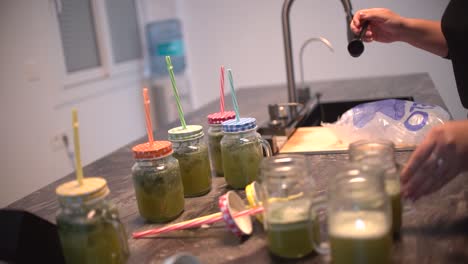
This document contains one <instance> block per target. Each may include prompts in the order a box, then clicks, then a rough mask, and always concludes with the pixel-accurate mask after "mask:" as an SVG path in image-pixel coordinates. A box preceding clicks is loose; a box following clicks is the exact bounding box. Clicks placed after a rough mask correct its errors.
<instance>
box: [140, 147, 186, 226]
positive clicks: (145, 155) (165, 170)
mask: <svg viewBox="0 0 468 264" xmlns="http://www.w3.org/2000/svg"><path fill="white" fill-rule="evenodd" d="M132 150H133V155H134V158H135V164H134V165H133V167H132V180H133V187H134V188H135V195H136V200H137V204H138V211H139V212H140V215H141V216H142V217H143V218H145V219H146V220H147V221H150V222H155V223H162V222H168V221H171V220H173V219H175V218H176V217H177V216H179V215H180V214H181V213H182V211H184V188H183V185H182V178H181V176H180V170H179V162H178V161H177V160H176V159H175V158H174V157H172V152H173V151H172V143H171V142H169V141H153V143H150V142H147V143H143V144H139V145H136V146H134V147H133V148H132Z"/></svg>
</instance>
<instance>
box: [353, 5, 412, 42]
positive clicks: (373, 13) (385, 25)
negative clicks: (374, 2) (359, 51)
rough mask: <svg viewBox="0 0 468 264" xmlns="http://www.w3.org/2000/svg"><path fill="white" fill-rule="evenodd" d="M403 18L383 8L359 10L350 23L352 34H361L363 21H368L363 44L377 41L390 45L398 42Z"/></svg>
mask: <svg viewBox="0 0 468 264" xmlns="http://www.w3.org/2000/svg"><path fill="white" fill-rule="evenodd" d="M403 20H404V18H403V17H401V16H399V15H398V14H396V13H394V12H392V11H391V10H389V9H385V8H371V9H361V10H359V11H357V12H356V13H355V15H354V17H353V20H352V21H351V23H350V28H351V30H352V31H353V32H354V34H356V35H358V34H359V33H360V32H361V29H362V25H363V23H364V21H369V26H368V27H367V32H366V34H365V36H364V37H363V40H364V41H365V42H371V41H378V42H384V43H390V42H394V41H398V40H400V29H401V27H402V24H403Z"/></svg>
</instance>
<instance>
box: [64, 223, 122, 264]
mask: <svg viewBox="0 0 468 264" xmlns="http://www.w3.org/2000/svg"><path fill="white" fill-rule="evenodd" d="M57 225H58V232H59V236H60V241H61V245H62V250H63V255H64V257H65V261H66V263H67V264H74V263H77V264H81V263H125V262H126V261H127V259H128V256H129V253H128V247H127V244H126V242H127V240H126V239H127V238H126V234H125V231H124V229H123V227H122V226H121V225H118V226H114V225H115V223H114V224H113V223H111V222H109V221H105V220H104V219H102V218H100V219H93V221H89V222H70V221H69V220H67V219H65V218H58V219H57ZM122 239H123V240H124V241H125V244H122Z"/></svg>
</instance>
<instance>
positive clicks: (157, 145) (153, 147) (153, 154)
mask: <svg viewBox="0 0 468 264" xmlns="http://www.w3.org/2000/svg"><path fill="white" fill-rule="evenodd" d="M132 151H133V157H134V158H135V159H154V158H161V157H164V156H167V155H169V154H171V153H172V143H171V142H169V141H166V140H161V141H153V144H151V143H149V142H146V143H143V144H139V145H136V146H134V147H133V148H132Z"/></svg>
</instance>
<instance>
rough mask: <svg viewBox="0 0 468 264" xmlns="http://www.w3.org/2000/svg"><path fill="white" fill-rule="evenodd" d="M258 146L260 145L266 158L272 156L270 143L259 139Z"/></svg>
mask: <svg viewBox="0 0 468 264" xmlns="http://www.w3.org/2000/svg"><path fill="white" fill-rule="evenodd" d="M260 144H262V148H263V150H264V151H265V154H266V156H267V157H271V156H273V151H271V146H270V143H268V141H266V140H265V139H263V138H262V137H261V138H260Z"/></svg>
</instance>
